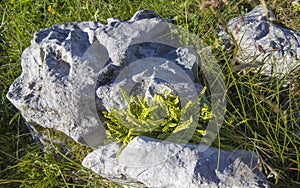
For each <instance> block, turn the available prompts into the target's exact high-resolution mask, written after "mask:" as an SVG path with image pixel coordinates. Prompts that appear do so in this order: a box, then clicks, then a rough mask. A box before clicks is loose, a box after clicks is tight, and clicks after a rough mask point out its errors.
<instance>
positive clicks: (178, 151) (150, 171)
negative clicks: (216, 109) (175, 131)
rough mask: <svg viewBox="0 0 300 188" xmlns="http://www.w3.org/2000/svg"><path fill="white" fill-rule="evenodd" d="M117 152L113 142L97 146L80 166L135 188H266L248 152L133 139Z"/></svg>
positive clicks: (255, 161) (255, 162)
mask: <svg viewBox="0 0 300 188" xmlns="http://www.w3.org/2000/svg"><path fill="white" fill-rule="evenodd" d="M203 148H206V150H204V151H203ZM118 150H119V144H117V143H110V144H109V145H106V146H101V147H99V148H98V149H96V150H94V151H93V152H92V153H90V154H88V155H87V156H86V158H85V159H84V160H83V162H82V164H83V165H84V166H85V167H87V168H90V169H92V170H93V171H94V172H96V173H98V174H100V175H101V176H103V177H106V178H108V179H111V180H113V181H117V182H120V183H123V184H126V183H128V185H131V186H137V187H141V184H140V183H142V184H143V185H145V186H147V187H159V188H163V187H178V188H179V187H180V188H181V187H205V188H207V187H212V188H215V187H224V188H225V187H226V188H227V187H247V188H249V187H251V188H252V187H260V188H261V187H269V185H268V183H267V180H266V178H265V176H264V175H263V173H262V172H260V171H259V170H258V169H257V165H258V159H257V157H256V156H255V155H254V154H253V153H251V152H248V151H241V150H238V151H234V152H229V151H225V150H218V148H214V147H209V148H207V147H206V146H205V145H180V144H174V143H171V142H164V141H158V140H155V139H151V138H148V137H136V138H134V139H133V140H132V141H131V142H130V143H129V144H128V145H127V146H126V147H125V148H124V149H123V150H122V152H121V153H120V155H119V156H117V155H116V153H117V152H118ZM218 156H220V158H218Z"/></svg>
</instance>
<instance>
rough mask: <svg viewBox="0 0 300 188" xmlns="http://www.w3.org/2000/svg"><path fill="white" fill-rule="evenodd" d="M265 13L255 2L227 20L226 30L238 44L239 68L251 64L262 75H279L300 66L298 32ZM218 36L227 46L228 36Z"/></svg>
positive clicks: (270, 14) (270, 12)
mask: <svg viewBox="0 0 300 188" xmlns="http://www.w3.org/2000/svg"><path fill="white" fill-rule="evenodd" d="M267 14H268V15H267V16H266V12H265V11H264V9H263V7H262V5H258V6H257V7H255V8H254V9H253V10H252V11H250V12H249V13H247V14H245V15H242V16H240V17H236V18H233V19H232V20H230V21H229V23H228V29H229V31H230V32H231V33H232V36H233V38H234V40H235V41H236V43H237V44H238V45H239V51H238V54H237V60H238V62H239V63H240V64H242V67H246V66H250V67H254V68H253V69H254V70H256V71H258V70H259V69H261V73H262V74H264V75H267V76H276V77H279V78H283V77H284V76H285V75H287V74H288V73H291V72H293V71H294V70H296V69H299V67H300V34H299V33H298V32H296V31H293V30H290V29H287V28H283V27H281V26H279V25H277V24H275V23H274V22H273V21H271V20H274V19H275V18H274V15H273V14H272V11H271V10H270V9H268V10H267ZM219 36H220V37H221V38H222V39H223V41H224V43H225V47H229V41H230V37H229V35H227V34H225V32H220V33H219ZM231 43H233V41H231ZM244 65H246V66H244Z"/></svg>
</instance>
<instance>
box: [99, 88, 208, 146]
mask: <svg viewBox="0 0 300 188" xmlns="http://www.w3.org/2000/svg"><path fill="white" fill-rule="evenodd" d="M205 90H206V87H205V88H204V89H203V90H202V92H201V93H200V95H199V97H198V100H196V101H194V102H191V101H189V102H187V104H186V105H185V106H184V107H183V108H182V109H181V108H180V101H179V97H178V96H177V95H174V94H171V93H168V92H167V91H165V92H164V93H163V94H161V95H158V94H155V95H154V96H153V100H152V102H151V103H150V104H149V105H148V104H147V101H146V98H143V99H142V98H141V97H140V96H137V97H133V96H130V97H129V96H128V95H127V94H126V92H125V91H124V90H123V89H121V90H120V91H121V93H122V96H123V98H124V100H125V101H126V102H127V104H128V107H127V108H123V109H120V110H117V109H111V112H103V114H104V117H105V118H106V121H105V122H104V124H105V125H106V126H107V130H106V133H107V135H108V141H110V140H116V141H117V142H120V143H122V144H123V146H122V148H124V147H125V146H126V145H127V144H128V143H129V142H130V141H131V140H132V139H133V138H134V137H136V136H141V135H143V136H148V137H151V138H156V139H160V140H165V139H167V138H168V137H169V136H170V135H172V134H175V133H181V132H183V131H187V130H188V129H189V128H190V127H191V126H193V125H196V126H195V129H193V130H194V133H193V136H192V138H191V140H190V143H194V144H196V143H199V141H200V139H201V137H202V136H203V135H205V134H206V132H205V130H204V129H203V126H204V125H205V123H206V122H207V121H208V120H209V119H210V118H211V117H212V113H211V111H210V110H209V108H208V106H207V105H206V104H203V105H202V106H201V107H200V111H199V103H200V101H201V100H202V98H203V95H204V93H205ZM197 106H198V108H196V107H197ZM195 109H198V111H197V110H195ZM195 121H197V122H195ZM174 141H177V142H180V139H179V140H174Z"/></svg>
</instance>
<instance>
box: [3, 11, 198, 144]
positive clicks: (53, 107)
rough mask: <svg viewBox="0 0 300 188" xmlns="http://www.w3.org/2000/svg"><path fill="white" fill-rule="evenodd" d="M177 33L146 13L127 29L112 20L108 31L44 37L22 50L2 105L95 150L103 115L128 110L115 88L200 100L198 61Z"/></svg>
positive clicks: (65, 29) (72, 29) (64, 29)
mask: <svg viewBox="0 0 300 188" xmlns="http://www.w3.org/2000/svg"><path fill="white" fill-rule="evenodd" d="M174 30H176V28H174V25H172V24H169V23H167V22H165V21H163V20H162V19H161V18H159V17H158V16H157V15H156V14H155V13H153V12H151V11H139V12H137V13H136V14H135V15H134V16H133V18H132V19H131V20H129V21H120V20H118V19H113V18H111V19H108V24H107V25H104V24H101V23H99V22H81V23H68V24H63V25H54V26H53V27H51V28H47V29H43V30H41V31H39V32H37V33H35V35H34V38H33V40H32V41H31V46H30V47H28V48H27V49H25V50H24V52H23V54H22V58H21V64H22V74H21V76H20V77H19V78H17V79H16V81H15V82H14V83H13V84H12V85H11V87H10V89H9V92H8V94H7V97H8V98H9V100H10V101H11V102H12V103H13V104H14V105H15V106H16V107H17V108H18V109H19V110H20V111H21V114H22V116H23V117H24V118H25V119H26V120H27V121H29V122H34V123H37V124H39V125H41V126H43V127H47V128H54V129H56V130H59V131H62V132H64V133H65V134H67V135H69V136H70V137H72V138H73V139H74V140H75V141H77V142H79V143H81V144H85V145H89V146H91V147H94V148H96V147H97V146H99V145H100V144H102V142H103V140H104V139H105V138H106V135H105V128H104V127H103V125H102V122H101V120H102V119H101V118H103V117H102V116H101V115H102V114H101V111H104V110H105V111H109V110H110V109H111V108H123V107H125V105H126V104H125V100H124V99H123V98H122V95H121V93H120V88H123V89H124V90H126V91H127V93H128V94H131V95H136V94H139V95H142V96H143V97H144V96H145V97H146V98H147V99H148V101H150V100H151V99H152V95H153V94H154V93H162V91H164V90H165V89H168V90H170V91H171V92H172V93H176V94H177V95H179V97H180V99H181V103H182V105H184V104H185V103H186V102H187V101H188V100H195V99H196V98H197V96H198V93H199V91H200V90H201V88H202V86H201V85H200V84H199V83H195V82H194V80H195V76H194V72H195V70H196V69H195V67H196V66H195V65H196V63H198V62H197V55H196V53H195V50H194V49H193V48H192V47H191V46H184V45H182V44H180V41H179V40H178V37H177V36H176V34H174ZM99 117H100V118H99ZM100 119H101V120H100Z"/></svg>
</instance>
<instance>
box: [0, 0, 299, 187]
mask: <svg viewBox="0 0 300 188" xmlns="http://www.w3.org/2000/svg"><path fill="white" fill-rule="evenodd" d="M291 2H292V0H289V1H276V0H270V1H267V3H268V4H269V5H270V6H271V8H273V10H274V12H275V14H276V18H277V19H276V22H277V23H278V24H280V25H282V26H285V27H289V28H292V29H295V30H297V31H299V28H300V19H299V16H300V13H299V11H297V10H295V9H294V8H293V7H292V5H291ZM259 3H260V1H254V0H253V1H251V0H232V1H229V4H228V5H225V4H224V3H219V4H218V5H217V6H216V7H215V8H212V7H207V8H204V9H202V10H200V9H199V7H200V6H201V5H202V1H201V0H198V1H197V0H187V1H182V0H174V1H167V0H158V1H154V2H153V1H148V0H145V1H142V2H141V1H129V0H124V1H121V0H119V1H117V0H106V1H104V0H88V1H86V0H71V1H58V0H40V1H34V0H4V1H0V13H1V14H0V21H1V23H0V29H1V33H0V92H1V98H0V114H1V115H0V132H1V135H0V187H42V186H45V187H118V186H119V185H117V184H115V183H112V182H109V181H108V180H106V179H104V178H101V177H99V176H98V175H96V174H95V173H93V172H91V171H90V170H88V169H85V168H84V167H82V166H81V165H80V161H81V160H82V158H83V157H84V156H85V155H86V154H87V153H88V152H90V149H89V148H85V147H83V146H79V145H78V144H76V143H74V142H73V141H72V140H69V139H68V138H66V137H65V136H64V135H63V134H60V133H57V132H55V131H53V130H46V129H42V128H39V127H38V126H37V128H39V130H40V131H43V132H45V134H47V135H48V137H50V138H55V139H64V140H63V143H65V144H63V145H62V144H56V143H54V142H49V143H48V144H47V148H46V149H43V148H42V147H40V145H39V144H37V143H34V142H33V141H32V139H31V137H30V134H29V132H28V130H27V128H26V126H25V124H24V120H23V119H22V118H21V116H20V113H19V112H18V110H17V109H15V108H14V107H13V105H12V104H11V103H10V102H9V101H8V100H7V99H6V97H5V95H6V93H7V91H8V87H9V86H10V84H11V83H12V82H13V81H14V80H15V79H16V78H17V77H18V76H19V75H20V73H21V66H20V57H21V54H22V51H23V50H24V49H25V48H26V47H28V46H29V45H30V40H31V39H32V37H33V34H34V32H35V31H38V30H39V29H41V28H46V27H50V26H51V25H53V24H61V23H65V22H75V21H76V22H77V21H87V20H91V21H101V22H103V23H105V22H106V18H109V17H115V18H120V19H121V20H127V19H129V18H130V17H131V16H132V15H133V14H134V13H135V12H136V11H137V10H141V9H151V10H154V11H155V12H157V13H158V14H159V15H160V16H161V17H164V18H175V23H176V24H177V25H180V26H182V27H185V28H188V29H189V30H190V31H191V32H193V33H195V34H196V35H198V36H199V37H200V38H201V39H202V40H203V41H205V42H206V43H207V44H208V45H210V46H211V47H212V49H213V53H214V54H215V56H216V58H217V59H218V60H219V62H220V64H222V65H223V71H224V75H225V79H226V80H225V82H226V87H227V93H228V97H227V100H228V106H227V112H226V118H225V121H224V124H223V126H222V128H221V131H220V135H219V139H217V140H216V142H215V143H214V146H217V147H221V148H225V149H247V150H251V151H254V152H257V153H259V154H260V159H261V166H259V167H258V168H260V169H262V170H263V172H264V173H265V174H266V175H267V176H268V178H269V179H268V180H269V182H270V184H271V185H272V186H274V187H296V186H299V185H300V183H299V181H300V159H299V149H300V143H299V142H300V140H299V137H298V136H297V135H296V132H297V131H299V130H300V127H299V117H296V116H295V113H296V111H297V110H298V112H299V100H298V101H297V100H296V99H297V98H299V88H300V87H299V84H298V86H297V87H296V88H282V87H281V84H282V83H281V81H280V80H277V79H268V78H264V77H262V76H260V74H258V73H251V72H250V71H247V70H246V72H244V73H242V72H233V71H232V66H233V63H232V62H233V60H234V59H235V54H236V53H235V52H236V50H237V48H235V49H231V51H223V50H222V49H221V47H220V42H219V41H218V40H217V37H216V33H215V30H216V29H217V28H218V27H219V25H225V24H226V23H227V22H228V20H229V19H231V18H233V17H235V16H238V15H241V14H244V13H246V12H248V11H250V10H251V9H252V8H253V7H254V6H255V5H257V4H259ZM297 75H298V76H299V75H300V73H298V74H297ZM297 75H296V76H297ZM295 83H296V84H297V83H299V80H298V82H297V80H295ZM55 139H54V140H55ZM218 140H219V141H220V144H219V143H218ZM59 143H61V142H59Z"/></svg>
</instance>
